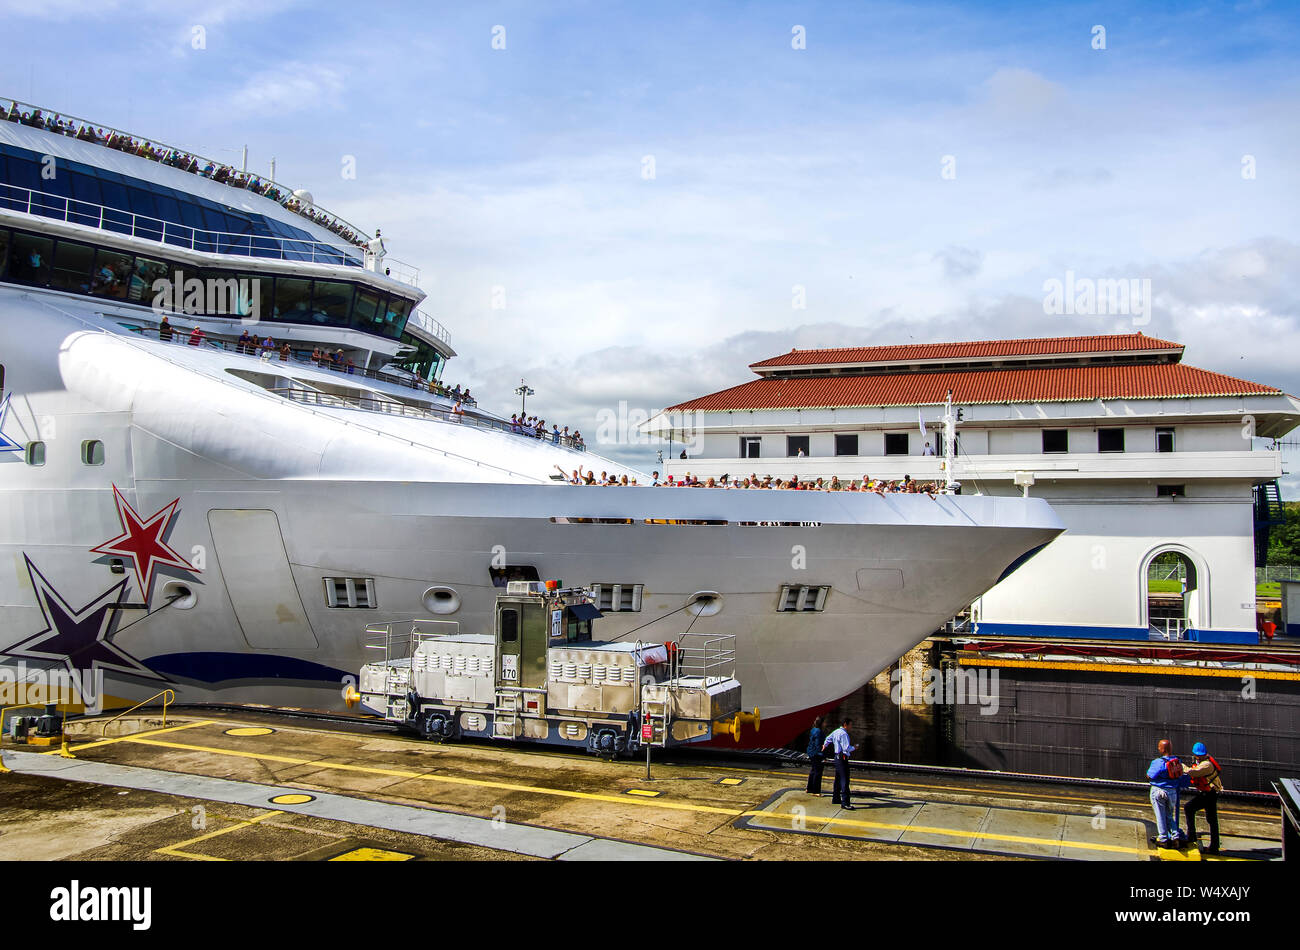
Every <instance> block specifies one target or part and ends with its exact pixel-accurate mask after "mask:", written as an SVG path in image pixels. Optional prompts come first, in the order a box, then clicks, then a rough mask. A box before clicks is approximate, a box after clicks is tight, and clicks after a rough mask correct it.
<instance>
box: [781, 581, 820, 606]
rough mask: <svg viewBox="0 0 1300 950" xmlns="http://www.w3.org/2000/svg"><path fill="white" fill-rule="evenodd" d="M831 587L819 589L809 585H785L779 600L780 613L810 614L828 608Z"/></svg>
mask: <svg viewBox="0 0 1300 950" xmlns="http://www.w3.org/2000/svg"><path fill="white" fill-rule="evenodd" d="M830 590H831V589H830V588H829V587H817V586H812V585H809V584H783V585H781V595H780V597H779V598H778V599H777V603H776V609H777V610H778V611H794V612H797V613H810V612H813V611H818V610H823V609H824V608H825V607H826V595H827V594H829V593H830Z"/></svg>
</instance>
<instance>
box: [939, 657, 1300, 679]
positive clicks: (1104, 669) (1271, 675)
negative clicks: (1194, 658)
mask: <svg viewBox="0 0 1300 950" xmlns="http://www.w3.org/2000/svg"><path fill="white" fill-rule="evenodd" d="M958 662H959V664H960V665H961V666H1002V667H1011V666H1015V667H1025V668H1026V669H1034V670H1087V671H1088V672H1090V673H1159V674H1161V675H1166V674H1167V675H1169V676H1217V677H1220V678H1226V679H1241V678H1242V677H1243V676H1252V677H1254V678H1255V679H1260V680H1300V673H1284V672H1282V671H1281V670H1249V669H1206V668H1205V667H1203V666H1155V665H1151V666H1148V665H1144V664H1140V663H1071V662H1068V661H1063V660H1061V661H1058V660H995V659H984V658H982V657H965V656H963V657H959V658H958Z"/></svg>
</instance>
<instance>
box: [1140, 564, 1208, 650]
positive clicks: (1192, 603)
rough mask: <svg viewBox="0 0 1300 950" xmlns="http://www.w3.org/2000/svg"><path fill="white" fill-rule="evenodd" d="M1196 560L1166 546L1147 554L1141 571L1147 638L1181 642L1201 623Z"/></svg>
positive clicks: (1200, 579) (1201, 579) (1200, 581)
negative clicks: (1189, 631) (1188, 632)
mask: <svg viewBox="0 0 1300 950" xmlns="http://www.w3.org/2000/svg"><path fill="white" fill-rule="evenodd" d="M1199 574H1200V572H1199V571H1198V570H1197V566H1196V561H1195V560H1194V559H1193V558H1192V557H1191V556H1190V554H1189V553H1188V552H1186V551H1184V550H1180V549H1179V548H1175V547H1168V548H1164V549H1162V550H1158V551H1156V552H1154V553H1153V554H1151V555H1149V556H1148V557H1147V559H1146V562H1145V564H1144V567H1143V571H1142V579H1143V603H1144V606H1145V619H1146V623H1147V631H1148V635H1149V636H1150V637H1151V638H1153V639H1161V640H1183V639H1186V637H1187V631H1188V630H1189V629H1193V628H1195V627H1198V626H1200V623H1201V584H1202V583H1203V578H1201V577H1200V576H1199Z"/></svg>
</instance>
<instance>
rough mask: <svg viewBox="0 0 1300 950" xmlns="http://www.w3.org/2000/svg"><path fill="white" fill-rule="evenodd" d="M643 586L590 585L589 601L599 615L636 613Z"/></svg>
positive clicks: (639, 607)
mask: <svg viewBox="0 0 1300 950" xmlns="http://www.w3.org/2000/svg"><path fill="white" fill-rule="evenodd" d="M644 588H645V585H644V584H590V585H588V590H590V591H591V599H592V600H593V601H595V604H596V609H597V610H599V611H600V612H601V613H636V612H638V611H640V609H641V592H642V590H643V589H644Z"/></svg>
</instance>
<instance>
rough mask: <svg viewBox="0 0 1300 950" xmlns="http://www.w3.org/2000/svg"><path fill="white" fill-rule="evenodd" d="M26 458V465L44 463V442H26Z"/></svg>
mask: <svg viewBox="0 0 1300 950" xmlns="http://www.w3.org/2000/svg"><path fill="white" fill-rule="evenodd" d="M26 459H27V464H28V465H44V464H45V443H44V442H28V443H27V452H26Z"/></svg>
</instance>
